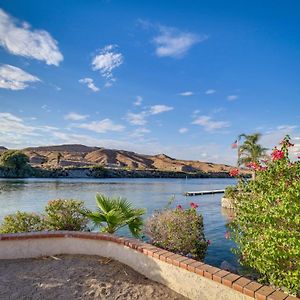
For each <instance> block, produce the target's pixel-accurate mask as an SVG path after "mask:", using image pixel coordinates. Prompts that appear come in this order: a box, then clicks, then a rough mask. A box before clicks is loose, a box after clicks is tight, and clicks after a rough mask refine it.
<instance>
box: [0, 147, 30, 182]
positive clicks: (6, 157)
mask: <svg viewBox="0 0 300 300" xmlns="http://www.w3.org/2000/svg"><path fill="white" fill-rule="evenodd" d="M0 165H1V166H2V168H3V170H4V173H5V176H6V177H26V176H29V175H30V174H31V166H30V165H29V158H28V156H27V155H26V154H24V153H22V152H21V151H18V150H7V151H5V152H4V153H2V154H1V156H0Z"/></svg>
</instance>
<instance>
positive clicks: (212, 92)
mask: <svg viewBox="0 0 300 300" xmlns="http://www.w3.org/2000/svg"><path fill="white" fill-rule="evenodd" d="M216 92H217V91H216V90H214V89H209V90H206V91H205V94H206V95H212V94H215V93H216Z"/></svg>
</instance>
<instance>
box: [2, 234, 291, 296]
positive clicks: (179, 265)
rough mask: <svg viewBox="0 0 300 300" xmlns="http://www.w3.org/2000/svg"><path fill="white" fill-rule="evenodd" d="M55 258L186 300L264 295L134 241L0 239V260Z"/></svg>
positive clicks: (46, 236) (231, 277) (247, 283)
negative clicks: (114, 265)
mask: <svg viewBox="0 0 300 300" xmlns="http://www.w3.org/2000/svg"><path fill="white" fill-rule="evenodd" d="M57 254H86V255H99V256H104V257H111V258H113V259H115V260H118V261H120V262H121V263H124V264H126V265H128V266H130V267H132V268H133V269H134V270H136V271H137V272H139V273H141V274H143V275H145V276H146V277H148V278H149V279H151V280H154V281H157V282H160V283H162V284H164V285H166V286H168V287H169V288H171V289H173V290H174V291H176V292H177V293H180V294H182V295H184V296H186V297H188V298H190V299H199V300H200V299H201V300H238V299H240V300H246V299H253V297H254V296H257V295H259V292H260V291H261V290H262V291H264V290H263V288H264V287H263V286H262V285H260V284H258V283H256V282H251V281H250V280H249V279H246V278H244V277H241V276H238V275H235V274H232V273H229V272H226V271H223V270H220V269H218V268H215V267H212V266H209V265H206V264H204V263H201V262H197V261H195V260H193V259H188V258H187V257H184V256H181V255H177V254H174V253H171V252H168V251H165V250H162V249H160V248H157V247H155V246H152V245H149V244H146V243H143V242H141V241H138V240H134V239H126V238H120V237H116V236H112V235H107V234H96V233H83V232H45V233H27V234H12V235H0V259H18V258H30V257H39V256H48V255H57ZM247 287H248V288H247ZM269 289H270V290H269V293H270V295H271V294H272V293H275V290H272V289H271V288H269ZM256 291H257V292H256ZM276 293H277V292H276ZM249 295H250V296H249ZM251 296H253V297H251ZM286 296H288V295H286ZM268 299H269V298H268ZM270 299H271V298H270ZM282 299H284V298H282Z"/></svg>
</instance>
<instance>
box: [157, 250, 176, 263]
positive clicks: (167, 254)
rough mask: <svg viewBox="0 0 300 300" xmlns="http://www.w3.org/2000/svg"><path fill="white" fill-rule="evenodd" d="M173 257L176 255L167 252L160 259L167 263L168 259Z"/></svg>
mask: <svg viewBox="0 0 300 300" xmlns="http://www.w3.org/2000/svg"><path fill="white" fill-rule="evenodd" d="M171 255H174V253H172V252H169V251H167V252H165V253H163V254H161V255H160V256H159V259H160V260H162V261H166V260H167V257H169V256H171Z"/></svg>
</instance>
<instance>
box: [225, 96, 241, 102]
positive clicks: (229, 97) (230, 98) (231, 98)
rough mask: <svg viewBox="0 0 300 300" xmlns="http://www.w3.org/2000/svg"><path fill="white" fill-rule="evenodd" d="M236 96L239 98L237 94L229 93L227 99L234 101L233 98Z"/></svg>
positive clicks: (235, 98)
mask: <svg viewBox="0 0 300 300" xmlns="http://www.w3.org/2000/svg"><path fill="white" fill-rule="evenodd" d="M238 98H239V96H238V95H229V96H227V100H228V101H234V100H237V99H238Z"/></svg>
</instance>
